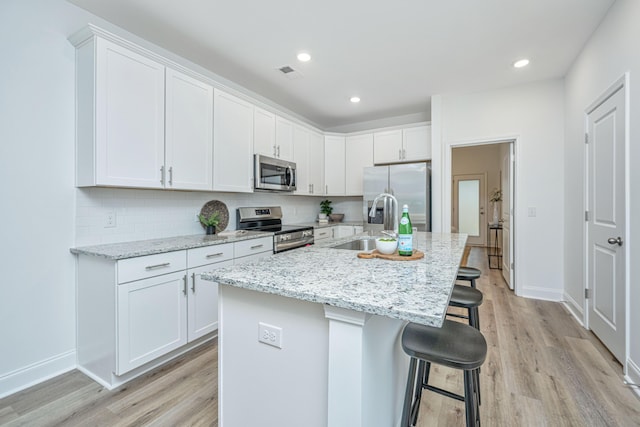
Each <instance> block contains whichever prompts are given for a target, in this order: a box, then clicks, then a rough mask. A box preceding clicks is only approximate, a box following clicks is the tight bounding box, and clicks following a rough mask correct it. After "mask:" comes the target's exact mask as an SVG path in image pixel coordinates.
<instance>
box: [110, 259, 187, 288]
mask: <svg viewBox="0 0 640 427" xmlns="http://www.w3.org/2000/svg"><path fill="white" fill-rule="evenodd" d="M186 268H187V255H186V251H175V252H167V253H164V254H157V255H147V256H141V257H138V258H129V259H123V260H120V261H118V283H127V282H131V281H133V280H139V279H146V278H147V277H154V276H159V275H161V274H167V273H172V272H174V271H180V270H186Z"/></svg>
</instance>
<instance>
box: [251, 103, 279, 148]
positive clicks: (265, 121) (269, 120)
mask: <svg viewBox="0 0 640 427" xmlns="http://www.w3.org/2000/svg"><path fill="white" fill-rule="evenodd" d="M253 153H254V154H262V155H264V156H269V157H276V115H275V114H273V113H271V112H269V111H267V110H263V109H262V108H258V107H254V109H253Z"/></svg>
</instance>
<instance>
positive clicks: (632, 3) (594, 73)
mask: <svg viewBox="0 0 640 427" xmlns="http://www.w3.org/2000/svg"><path fill="white" fill-rule="evenodd" d="M639 19H640V2H639V1H637V0H618V1H616V2H615V3H614V4H613V6H612V8H611V9H610V11H609V13H608V14H607V16H606V18H605V19H604V21H603V22H602V24H601V25H600V27H599V28H598V29H597V30H596V32H595V33H594V35H593V36H592V37H591V39H590V40H589V41H588V43H587V44H586V45H585V47H584V49H583V51H582V52H581V53H580V55H579V56H578V57H577V59H576V60H575V62H574V64H573V65H572V67H571V69H570V70H569V73H568V74H567V77H566V84H565V88H566V89H565V99H566V104H565V117H566V131H565V140H566V145H565V164H564V167H565V195H566V199H565V217H564V222H565V224H566V227H565V234H564V240H565V242H566V246H565V251H564V260H565V265H566V267H565V283H566V285H565V293H566V297H567V299H568V300H569V301H570V302H571V303H572V308H573V310H574V311H575V312H576V314H577V315H578V316H579V317H581V315H582V312H583V307H584V298H583V289H584V280H585V277H584V268H585V266H584V249H583V247H584V239H583V225H584V221H583V215H584V213H583V211H584V197H583V196H584V188H585V186H584V151H585V147H584V131H585V128H584V111H585V109H586V108H587V107H588V106H589V105H590V104H591V103H592V102H594V101H595V100H596V99H597V98H598V96H600V95H601V94H602V93H603V92H605V91H606V90H607V88H609V87H610V86H611V85H612V84H613V83H614V82H615V81H616V80H618V79H619V78H620V77H622V76H623V74H624V73H625V72H629V74H630V81H631V84H630V99H629V105H630V110H629V117H630V123H629V131H630V132H629V141H630V152H629V157H628V159H627V160H628V164H629V165H630V169H629V173H630V179H629V181H630V185H629V187H628V188H627V193H628V196H629V198H630V215H629V217H628V218H627V227H628V229H629V233H630V239H629V240H628V241H627V245H628V246H627V247H628V248H629V252H630V257H629V258H628V260H629V261H628V262H629V264H630V265H629V267H630V268H631V271H633V268H634V267H635V264H634V262H635V263H637V261H638V260H639V259H640V249H639V247H638V245H637V244H634V242H640V169H638V167H637V166H636V165H637V164H638V163H639V162H640V144H639V143H638V135H640V120H638V111H637V107H636V106H637V103H638V102H639V101H640V85H638V84H637V79H638V76H640V50H638V40H640V26H639V25H638V20H639ZM628 280H629V281H630V285H629V294H628V301H629V302H630V304H632V305H631V309H630V308H627V313H628V316H629V322H628V327H627V334H628V336H629V338H630V343H629V344H630V345H629V349H628V359H627V363H626V369H627V374H628V375H629V377H630V378H631V380H632V381H633V382H635V383H640V338H639V337H640V311H639V310H637V309H636V308H634V307H635V306H634V305H633V304H635V303H637V302H638V301H640V282H638V280H637V278H636V277H633V276H632V277H628ZM628 307H629V306H628Z"/></svg>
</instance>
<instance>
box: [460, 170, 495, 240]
mask: <svg viewBox="0 0 640 427" xmlns="http://www.w3.org/2000/svg"><path fill="white" fill-rule="evenodd" d="M485 186H486V184H485V176H484V175H483V174H475V175H456V176H454V177H453V212H452V225H453V230H452V231H454V232H457V233H466V234H468V235H469V238H468V239H467V244H468V245H472V246H485V245H486V242H487V240H486V234H487V221H486V218H485V203H486V188H485Z"/></svg>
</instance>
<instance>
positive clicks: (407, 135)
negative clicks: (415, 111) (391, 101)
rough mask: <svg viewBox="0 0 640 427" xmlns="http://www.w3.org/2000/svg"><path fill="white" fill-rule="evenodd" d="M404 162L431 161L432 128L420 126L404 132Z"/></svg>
mask: <svg viewBox="0 0 640 427" xmlns="http://www.w3.org/2000/svg"><path fill="white" fill-rule="evenodd" d="M402 143H403V146H404V158H403V160H407V161H413V160H429V159H431V126H418V127H414V128H407V129H403V130H402Z"/></svg>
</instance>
